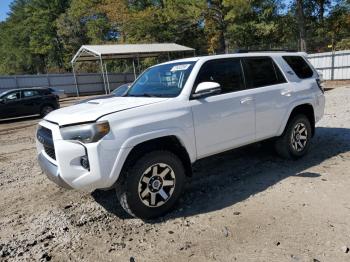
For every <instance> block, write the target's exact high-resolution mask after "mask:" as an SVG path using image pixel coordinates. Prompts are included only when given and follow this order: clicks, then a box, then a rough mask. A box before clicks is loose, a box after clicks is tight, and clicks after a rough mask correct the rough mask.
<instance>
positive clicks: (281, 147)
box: [275, 114, 312, 159]
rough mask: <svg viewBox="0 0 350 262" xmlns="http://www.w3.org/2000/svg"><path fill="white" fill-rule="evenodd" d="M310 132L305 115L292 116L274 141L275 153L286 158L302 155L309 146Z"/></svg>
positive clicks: (309, 125) (295, 157)
mask: <svg viewBox="0 0 350 262" xmlns="http://www.w3.org/2000/svg"><path fill="white" fill-rule="evenodd" d="M311 132H312V130H311V124H310V121H309V119H308V118H307V117H306V116H305V115H302V114H300V115H296V116H294V117H293V118H292V119H291V120H290V121H288V123H287V126H286V128H285V130H284V132H283V134H282V135H281V136H280V137H279V138H278V139H277V140H276V142H275V149H276V151H277V154H278V155H280V156H281V157H283V158H286V159H298V158H301V157H303V156H304V155H305V154H306V153H307V151H308V150H309V148H310V141H311Z"/></svg>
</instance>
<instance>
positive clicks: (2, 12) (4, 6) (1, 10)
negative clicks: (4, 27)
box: [0, 0, 12, 21]
mask: <svg viewBox="0 0 350 262" xmlns="http://www.w3.org/2000/svg"><path fill="white" fill-rule="evenodd" d="M11 2H12V0H0V21H4V20H5V19H6V17H7V13H8V12H9V11H10V7H9V6H10V3H11Z"/></svg>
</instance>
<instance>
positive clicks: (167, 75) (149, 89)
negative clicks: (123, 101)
mask: <svg viewBox="0 0 350 262" xmlns="http://www.w3.org/2000/svg"><path fill="white" fill-rule="evenodd" d="M194 63H195V62H179V63H171V64H164V65H159V66H155V67H151V68H149V69H147V70H146V71H145V72H144V73H143V74H142V75H141V76H140V77H139V78H138V79H137V80H136V81H135V82H134V84H133V85H132V86H131V87H130V89H129V92H128V93H127V94H126V96H144V97H176V96H178V95H179V94H180V93H181V90H182V88H183V87H184V85H185V83H186V81H187V78H188V76H189V75H190V73H191V71H192V68H193V65H194Z"/></svg>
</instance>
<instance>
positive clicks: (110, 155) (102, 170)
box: [36, 121, 128, 192]
mask: <svg viewBox="0 0 350 262" xmlns="http://www.w3.org/2000/svg"><path fill="white" fill-rule="evenodd" d="M39 126H42V127H45V128H46V129H49V130H50V132H46V136H45V134H44V135H43V134H41V135H40V136H38V135H37V140H36V145H37V151H38V160H39V164H40V166H41V169H42V170H43V172H44V173H45V174H46V175H47V177H48V178H49V179H50V180H51V181H53V182H54V183H56V184H57V185H59V186H62V187H64V188H73V189H79V190H83V191H87V192H91V191H93V190H95V189H104V188H109V187H111V186H113V185H114V183H115V181H116V180H117V179H118V176H119V173H120V170H121V168H122V165H123V163H124V161H125V158H126V154H127V153H128V150H120V149H118V147H117V146H116V145H115V140H114V139H113V135H112V134H110V135H109V136H108V135H107V136H106V137H105V139H102V140H100V141H99V142H96V143H90V144H82V143H80V142H77V141H69V140H63V139H62V137H61V134H60V130H59V127H58V125H55V124H52V123H50V122H47V121H42V122H40V123H39ZM50 134H51V136H52V137H50ZM48 147H49V148H48ZM48 149H50V150H48ZM82 157H85V158H87V159H88V161H89V165H90V166H89V168H88V169H87V168H84V167H83V166H82V164H81V159H82Z"/></svg>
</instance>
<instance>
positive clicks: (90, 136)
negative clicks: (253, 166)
mask: <svg viewBox="0 0 350 262" xmlns="http://www.w3.org/2000/svg"><path fill="white" fill-rule="evenodd" d="M323 93H324V92H323V89H322V87H321V85H320V81H319V76H318V74H317V72H316V71H315V69H314V68H313V67H312V66H311V65H310V63H309V62H308V61H307V59H305V54H304V53H290V52H269V53H268V52H263V53H258V52H255V53H239V54H230V55H217V56H206V57H196V58H188V59H182V60H176V61H171V62H167V63H163V64H160V65H156V66H153V67H151V68H149V69H147V70H146V71H145V72H144V73H143V74H142V75H140V77H139V78H138V79H137V80H136V81H135V82H134V83H133V84H132V86H131V87H130V89H129V91H128V92H127V93H126V94H125V95H124V96H123V97H113V98H108V99H98V98H96V99H95V100H90V101H88V102H86V103H82V104H77V105H74V106H71V107H67V108H62V109H59V110H56V111H54V112H52V113H50V114H49V115H47V116H46V117H45V119H44V120H43V121H42V122H40V124H39V127H38V131H37V149H38V159H39V163H40V166H41V168H42V170H43V171H44V173H46V175H47V176H48V178H49V179H51V180H53V181H54V182H55V183H57V184H58V185H60V186H63V187H66V188H74V189H82V190H88V191H91V190H95V189H107V188H112V187H113V188H115V189H116V191H117V196H118V199H119V201H120V203H121V205H122V206H123V208H124V209H125V210H126V211H127V212H128V213H129V214H131V215H133V216H137V217H140V218H144V219H148V218H154V217H157V216H161V215H162V214H164V213H165V212H167V211H168V210H169V209H170V208H171V207H172V206H174V204H175V202H176V201H177V200H178V199H179V197H180V194H181V192H182V191H183V188H184V183H185V178H186V176H191V173H192V169H191V166H192V164H193V163H194V162H195V161H196V160H198V159H201V158H204V157H207V156H210V155H214V154H217V153H220V152H223V151H227V150H230V149H233V148H237V147H240V146H243V145H247V144H251V143H255V142H258V141H262V140H266V139H270V138H275V147H276V150H277V152H278V153H279V154H280V155H281V156H283V157H286V158H292V159H296V158H299V157H301V156H303V155H304V154H305V153H306V152H307V150H308V149H309V146H310V139H311V138H312V136H313V135H314V133H315V123H316V122H317V121H318V120H320V118H321V117H322V115H323V111H324V105H325V98H324V94H323Z"/></svg>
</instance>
